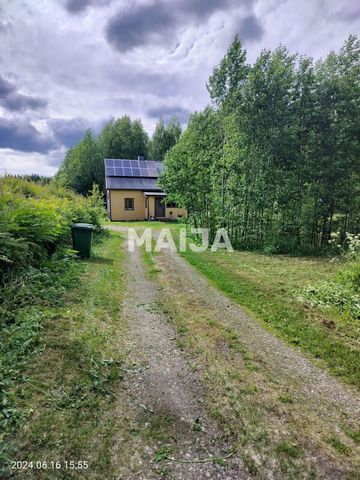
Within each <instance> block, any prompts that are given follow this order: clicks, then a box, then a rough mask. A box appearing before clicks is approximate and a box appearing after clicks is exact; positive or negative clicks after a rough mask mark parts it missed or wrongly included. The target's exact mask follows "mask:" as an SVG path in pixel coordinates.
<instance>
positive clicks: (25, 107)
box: [0, 0, 360, 175]
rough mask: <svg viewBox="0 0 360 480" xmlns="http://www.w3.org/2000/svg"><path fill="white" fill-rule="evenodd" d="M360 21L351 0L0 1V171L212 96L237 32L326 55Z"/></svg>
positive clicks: (53, 158) (59, 155) (254, 40)
mask: <svg viewBox="0 0 360 480" xmlns="http://www.w3.org/2000/svg"><path fill="white" fill-rule="evenodd" d="M359 31H360V3H359V2H356V1H355V0H302V1H295V0H163V1H162V0H0V175H2V174H4V173H14V174H15V173H16V174H21V173H28V174H30V173H38V174H41V175H53V174H54V173H55V172H56V171H57V169H58V167H59V165H60V163H61V161H62V160H63V158H64V155H65V153H66V151H67V150H68V149H69V148H71V146H73V145H74V144H76V143H77V141H79V139H80V138H81V137H82V136H83V134H84V133H85V131H86V130H87V129H88V128H92V129H93V131H94V132H95V133H97V132H99V131H100V130H101V128H102V126H103V125H104V124H105V122H107V121H109V120H110V119H112V118H118V117H120V116H122V115H125V114H128V115H130V116H131V117H132V118H133V119H135V118H140V119H141V120H142V122H143V125H144V127H145V129H146V131H147V132H148V133H149V134H150V135H151V133H152V132H153V130H154V127H155V124H156V122H157V121H158V119H159V118H163V119H164V120H165V121H167V120H168V119H169V118H170V117H171V116H172V115H174V114H175V115H177V116H178V118H179V120H180V121H181V123H182V124H183V125H184V126H185V125H186V122H187V120H188V118H189V114H190V113H191V112H193V111H196V110H201V109H203V108H204V107H205V106H206V105H207V104H209V96H208V93H207V90H206V81H207V79H208V77H209V75H210V74H211V72H212V69H213V68H214V66H215V65H216V64H217V63H218V62H219V61H220V60H221V58H222V57H223V56H224V54H225V52H226V49H227V48H228V46H229V44H230V42H231V41H232V39H233V37H234V35H235V34H238V35H239V37H240V38H241V40H242V43H243V46H244V47H245V48H246V50H247V54H248V61H249V62H250V63H252V62H254V60H255V59H256V57H257V56H258V55H259V53H260V52H261V50H262V49H263V48H270V49H274V48H276V47H277V46H279V45H280V44H283V45H285V46H286V47H287V48H288V49H289V50H290V52H292V53H296V52H299V53H300V54H305V55H310V56H312V57H314V58H315V59H319V58H324V57H325V56H326V54H327V53H328V52H329V51H330V50H338V49H339V48H341V46H342V45H343V43H344V41H345V39H346V38H347V37H348V36H349V34H358V33H359Z"/></svg>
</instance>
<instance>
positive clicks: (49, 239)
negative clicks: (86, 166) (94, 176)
mask: <svg viewBox="0 0 360 480" xmlns="http://www.w3.org/2000/svg"><path fill="white" fill-rule="evenodd" d="M104 215H105V209H104V202H103V198H102V194H101V192H100V191H99V188H98V187H97V186H94V187H93V189H92V191H91V194H90V195H89V196H88V197H83V196H80V195H77V194H75V193H74V192H71V191H69V190H66V189H64V188H61V187H58V186H56V185H54V184H52V183H50V184H48V185H39V184H36V183H33V182H31V181H29V180H24V179H19V178H14V177H5V178H2V179H0V282H1V283H4V282H7V281H10V280H11V279H12V278H13V277H14V275H15V276H16V275H17V274H18V273H19V271H21V269H22V268H24V267H25V266H28V265H38V264H40V263H41V261H42V260H43V259H44V258H47V257H48V256H49V255H51V254H53V253H54V252H55V250H56V249H58V248H59V247H61V246H63V245H66V244H68V243H69V242H70V239H71V228H70V227H71V224H72V223H75V222H86V223H92V224H93V225H95V229H96V231H100V230H101V221H102V219H103V218H104Z"/></svg>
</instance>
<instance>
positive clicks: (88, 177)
mask: <svg viewBox="0 0 360 480" xmlns="http://www.w3.org/2000/svg"><path fill="white" fill-rule="evenodd" d="M180 134H181V126H180V124H179V122H178V121H177V119H176V118H173V119H172V120H171V121H170V123H169V124H168V125H167V126H165V125H164V122H163V121H162V120H159V122H158V124H157V126H156V128H155V133H154V135H153V138H152V140H151V141H150V140H149V136H148V134H147V133H146V131H145V130H144V127H143V125H142V123H141V121H140V120H131V118H130V117H129V116H128V115H124V116H123V117H121V118H118V119H116V120H111V121H109V122H108V123H106V125H105V126H104V127H103V129H102V130H101V132H100V134H99V135H98V137H96V136H95V135H94V134H93V133H92V132H91V130H88V131H87V132H86V134H85V136H84V137H83V138H82V139H81V141H80V142H79V143H78V144H77V145H75V146H74V147H73V148H71V149H70V150H69V151H68V152H67V154H66V156H65V159H64V161H63V163H62V165H61V166H60V169H59V171H58V173H57V174H56V177H55V181H56V182H57V183H58V184H60V185H62V186H66V187H70V188H72V189H73V190H75V191H76V192H78V193H82V194H84V195H87V194H88V193H89V191H90V190H91V188H92V186H93V184H94V183H95V184H97V185H99V187H100V188H101V189H102V190H103V189H104V188H105V187H104V180H105V179H104V158H129V159H135V158H137V157H138V155H143V156H144V158H149V156H150V158H153V159H154V160H163V158H164V155H165V154H166V152H167V151H168V150H169V149H170V148H171V147H172V146H173V145H175V143H176V142H177V141H178V140H179V138H180Z"/></svg>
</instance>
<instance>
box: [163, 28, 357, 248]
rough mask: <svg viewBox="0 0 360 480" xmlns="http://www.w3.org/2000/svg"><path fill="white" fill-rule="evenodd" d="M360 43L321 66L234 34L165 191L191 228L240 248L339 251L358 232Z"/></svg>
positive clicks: (171, 156)
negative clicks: (246, 46) (250, 51)
mask: <svg viewBox="0 0 360 480" xmlns="http://www.w3.org/2000/svg"><path fill="white" fill-rule="evenodd" d="M359 75H360V42H359V40H358V39H357V38H356V37H354V36H350V37H349V39H348V40H347V41H346V42H345V45H344V47H343V48H342V49H341V50H340V51H339V52H338V53H334V52H331V53H330V54H329V55H328V56H327V58H326V59H325V60H324V61H322V62H317V63H316V64H314V62H313V60H312V59H311V58H307V57H299V56H298V55H292V54H290V53H289V52H288V51H287V49H286V48H285V47H279V48H277V49H275V50H274V51H270V50H263V51H262V52H261V54H260V55H259V57H258V58H257V59H256V61H255V62H254V64H253V65H251V66H250V65H248V64H247V63H246V51H245V50H243V49H242V46H241V43H240V41H239V39H238V38H237V37H235V39H234V41H233V43H232V44H231V46H230V48H229V49H228V51H227V53H226V55H225V57H224V58H223V60H221V62H220V64H219V65H218V66H217V67H215V69H214V71H213V74H212V75H211V77H210V79H209V82H208V90H209V93H210V97H211V99H212V101H213V103H214V109H211V108H207V109H206V110H205V111H204V112H202V113H197V114H195V115H193V116H192V117H191V119H190V122H189V125H188V127H187V129H186V131H185V132H184V133H183V135H182V136H181V138H180V140H179V142H178V143H177V144H176V145H175V147H173V148H172V149H171V150H170V151H169V152H168V154H167V155H166V157H165V164H166V169H165V171H164V174H163V176H162V178H161V184H162V187H163V188H164V190H165V191H166V192H167V194H168V196H169V199H171V200H174V201H176V202H177V203H178V204H179V205H181V206H183V207H186V208H188V210H189V212H190V217H189V222H190V223H191V224H195V225H196V226H201V227H208V228H210V232H211V235H213V232H214V231H215V229H217V228H218V227H225V228H227V230H228V233H229V236H230V239H231V242H232V244H233V245H234V246H235V247H238V248H252V249H262V250H265V251H266V252H268V253H286V252H292V253H306V254H310V253H319V252H321V251H326V250H329V249H333V245H332V243H331V240H332V238H333V233H334V232H339V240H338V241H339V244H340V245H341V246H342V247H344V246H345V245H346V242H347V241H346V237H345V233H346V232H353V233H357V232H358V231H359V229H360V216H359V212H360V196H359V188H360V169H359V165H360V164H359V161H358V159H359V155H360V150H359V145H360V144H359V140H358V139H359V131H360V123H359V118H360V101H359V99H360V84H359V82H358V78H359Z"/></svg>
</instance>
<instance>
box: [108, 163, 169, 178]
mask: <svg viewBox="0 0 360 480" xmlns="http://www.w3.org/2000/svg"><path fill="white" fill-rule="evenodd" d="M158 164H159V162H154V161H150V160H120V159H106V160H105V175H106V176H107V177H150V178H151V177H158V176H159V174H160V173H161V169H162V168H161V167H162V164H160V166H159V165H158Z"/></svg>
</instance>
